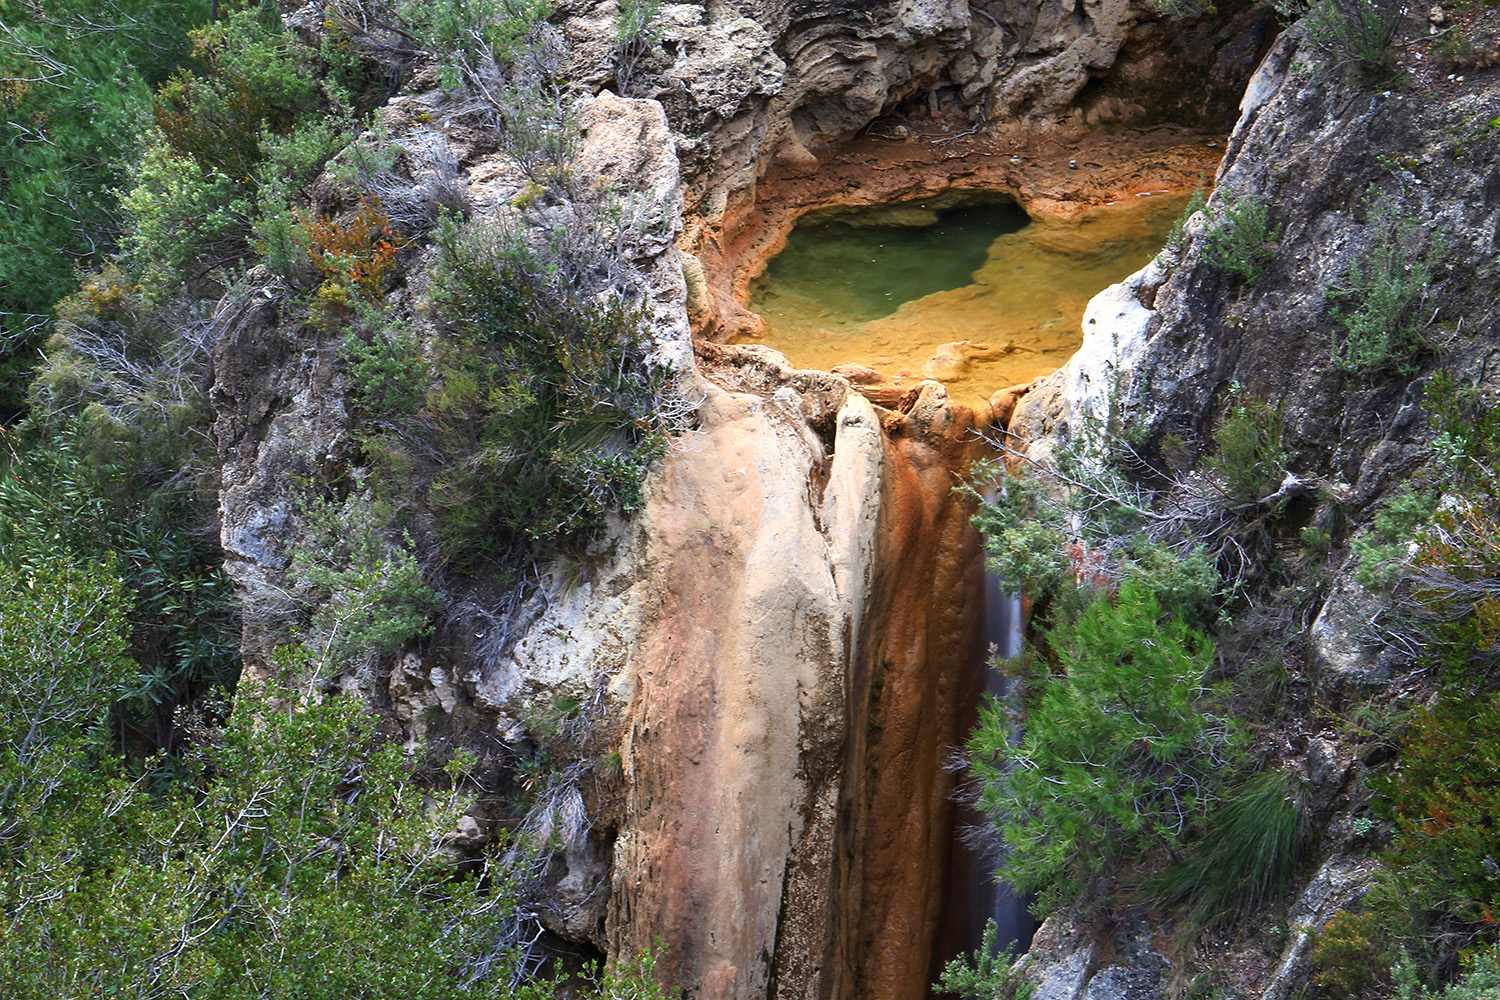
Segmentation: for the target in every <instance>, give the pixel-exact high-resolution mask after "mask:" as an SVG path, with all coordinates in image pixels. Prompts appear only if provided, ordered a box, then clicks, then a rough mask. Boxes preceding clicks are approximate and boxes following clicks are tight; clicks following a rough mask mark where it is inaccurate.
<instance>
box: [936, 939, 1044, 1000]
mask: <svg viewBox="0 0 1500 1000" xmlns="http://www.w3.org/2000/svg"><path fill="white" fill-rule="evenodd" d="M998 935H999V931H998V930H997V929H996V927H995V922H994V921H993V920H986V921H985V923H984V933H983V934H982V935H980V939H979V948H978V949H977V950H976V951H975V952H974V955H973V958H972V959H971V958H969V957H967V956H964V955H960V956H959V957H958V958H955V959H953V960H952V961H951V962H949V963H948V964H947V965H946V966H944V967H943V975H942V978H940V979H939V980H938V983H937V987H936V988H937V989H939V990H941V991H942V992H944V993H953V994H956V995H958V996H960V997H963V998H964V1000H1030V997H1031V994H1032V993H1033V992H1035V991H1036V984H1035V983H1032V982H1030V981H1029V980H1027V979H1026V976H1025V974H1024V972H1023V971H1022V969H1016V968H1013V966H1014V965H1015V960H1016V942H1014V941H1012V942H1010V944H1008V945H1006V946H1005V947H1004V948H1001V947H1000V946H999V943H998V942H997V941H996V938H997V937H998Z"/></svg>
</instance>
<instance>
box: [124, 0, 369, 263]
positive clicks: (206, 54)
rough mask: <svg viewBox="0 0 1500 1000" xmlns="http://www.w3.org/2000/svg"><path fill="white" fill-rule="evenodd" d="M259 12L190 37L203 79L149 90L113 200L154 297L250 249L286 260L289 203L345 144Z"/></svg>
mask: <svg viewBox="0 0 1500 1000" xmlns="http://www.w3.org/2000/svg"><path fill="white" fill-rule="evenodd" d="M267 9H268V8H261V9H259V10H247V11H242V12H239V13H237V14H232V15H230V16H229V17H226V18H224V19H222V20H220V21H216V22H214V23H213V24H211V25H209V26H207V27H205V28H203V29H201V30H199V31H197V32H194V33H193V43H194V50H193V51H194V54H195V55H196V56H197V58H198V60H199V62H200V63H201V64H202V67H203V72H202V74H201V75H195V74H189V73H187V72H186V71H182V72H179V73H178V74H177V75H176V76H174V77H172V78H171V79H170V80H168V81H167V82H166V83H165V84H163V86H162V87H161V88H160V90H159V91H158V92H157V95H156V99H155V102H154V105H153V125H152V127H151V129H150V130H149V133H148V135H147V136H146V145H145V150H144V152H143V154H142V157H141V160H140V162H139V163H138V165H137V166H136V167H135V169H134V171H133V174H132V177H131V185H130V190H129V192H128V193H127V194H126V195H125V197H124V199H123V200H122V202H121V204H122V207H123V208H124V209H125V211H126V212H127V214H128V215H129V218H130V232H129V235H128V238H127V240H126V247H127V249H128V250H129V252H130V255H131V257H132V259H133V260H134V261H135V262H136V264H137V265H138V266H139V267H140V269H141V271H142V272H143V275H144V279H145V281H146V282H147V283H148V284H149V285H151V286H153V287H158V286H159V287H170V286H171V285H173V284H175V283H176V282H177V281H179V280H181V279H183V278H186V277H189V276H191V275H193V274H195V273H199V272H201V271H203V270H205V269H213V268H215V267H221V266H224V265H227V264H231V263H233V262H235V261H237V260H238V259H240V258H241V257H242V256H244V255H245V254H246V253H248V252H249V251H250V249H251V248H252V245H253V244H254V242H255V241H257V240H258V241H259V242H260V243H261V244H262V248H263V249H264V250H265V251H266V252H267V253H268V254H269V256H270V257H271V258H272V263H273V264H277V263H280V262H283V261H285V260H287V259H289V256H290V253H289V248H288V246H287V245H286V233H287V228H288V225H289V221H288V213H289V212H290V206H291V203H292V201H293V200H295V199H296V198H298V197H300V196H301V194H302V192H303V191H304V190H305V188H306V186H307V185H308V184H309V183H310V182H311V181H312V180H313V178H315V177H316V176H317V174H318V172H319V171H320V170H321V169H322V167H323V164H324V163H326V162H327V161H328V159H329V158H330V157H331V156H333V155H334V154H335V153H337V152H338V151H339V150H340V149H341V148H343V146H345V145H347V143H348V142H349V140H350V138H351V136H350V134H349V133H348V128H349V123H348V122H347V121H345V120H342V119H340V118H339V116H338V115H337V114H336V111H337V108H336V107H335V106H333V103H332V102H331V100H330V96H329V94H328V93H327V92H326V91H325V89H324V87H323V86H322V84H321V83H320V82H319V80H318V77H317V74H316V72H315V70H316V59H315V54H314V53H313V52H311V51H310V50H309V49H307V47H306V46H304V45H302V44H301V43H300V42H298V41H297V40H296V37H295V36H294V35H293V34H292V33H291V32H288V31H286V30H285V29H284V28H283V27H282V26H281V23H280V19H279V17H277V16H275V14H274V9H272V13H271V15H270V16H269V17H268V16H267V15H266V13H265V11H266V10H267Z"/></svg>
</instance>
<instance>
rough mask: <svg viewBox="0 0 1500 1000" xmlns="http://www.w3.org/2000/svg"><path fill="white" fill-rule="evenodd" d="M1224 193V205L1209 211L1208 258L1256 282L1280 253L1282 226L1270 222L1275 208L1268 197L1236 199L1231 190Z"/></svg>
mask: <svg viewBox="0 0 1500 1000" xmlns="http://www.w3.org/2000/svg"><path fill="white" fill-rule="evenodd" d="M1220 196H1221V198H1220V201H1221V204H1220V207H1219V208H1218V209H1216V210H1211V211H1210V212H1209V219H1208V222H1209V228H1208V232H1207V235H1206V237H1205V242H1204V244H1203V256H1204V259H1205V260H1207V261H1208V262H1209V263H1210V264H1212V265H1213V266H1214V267H1216V268H1218V269H1219V270H1221V271H1224V272H1225V273H1227V274H1233V275H1237V276H1238V277H1240V278H1241V279H1243V280H1244V282H1245V284H1247V285H1254V284H1255V283H1256V282H1257V281H1259V280H1260V276H1261V272H1262V271H1263V270H1264V269H1265V265H1266V263H1267V262H1268V261H1269V260H1270V259H1271V258H1272V257H1274V256H1276V242H1277V241H1278V240H1280V239H1281V229H1282V227H1281V226H1272V225H1271V224H1270V216H1271V210H1270V206H1269V205H1268V204H1267V202H1266V201H1265V200H1264V199H1262V198H1259V197H1256V196H1254V195H1251V196H1248V197H1245V198H1243V199H1235V198H1234V197H1233V196H1232V195H1230V194H1228V193H1227V192H1220Z"/></svg>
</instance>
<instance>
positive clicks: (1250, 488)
mask: <svg viewBox="0 0 1500 1000" xmlns="http://www.w3.org/2000/svg"><path fill="white" fill-rule="evenodd" d="M1281 424H1282V420H1281V411H1280V410H1279V409H1274V410H1273V409H1272V408H1271V407H1270V406H1268V405H1267V404H1266V403H1265V402H1264V401H1263V400H1259V399H1252V398H1246V399H1242V400H1240V401H1239V402H1238V403H1236V404H1235V405H1232V406H1230V407H1229V409H1228V411H1226V412H1225V414H1224V418H1223V419H1222V420H1220V421H1219V425H1218V426H1217V427H1215V428H1214V433H1213V438H1214V444H1215V446H1216V451H1215V454H1214V455H1213V457H1212V458H1210V459H1209V461H1208V467H1209V468H1210V469H1212V470H1213V471H1214V473H1216V474H1217V475H1218V477H1219V478H1220V479H1221V480H1222V481H1223V483H1224V491H1225V493H1226V494H1227V496H1228V499H1229V501H1230V502H1231V503H1234V504H1245V503H1253V502H1255V501H1256V500H1259V499H1260V498H1262V497H1264V496H1266V495H1267V494H1270V493H1272V492H1274V491H1275V490H1276V488H1277V487H1278V486H1280V485H1281V481H1282V477H1283V476H1284V475H1285V474H1286V460H1287V454H1286V449H1285V448H1284V447H1282V444H1281Z"/></svg>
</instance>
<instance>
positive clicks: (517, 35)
mask: <svg viewBox="0 0 1500 1000" xmlns="http://www.w3.org/2000/svg"><path fill="white" fill-rule="evenodd" d="M396 13H397V16H398V17H399V18H400V20H401V22H402V24H403V25H404V27H405V29H406V31H407V32H408V34H409V35H410V37H411V38H412V39H413V40H414V41H415V42H416V44H417V45H418V47H420V48H421V49H423V50H424V51H427V52H430V53H433V54H434V55H436V56H438V57H439V58H440V59H441V60H443V73H444V78H443V85H444V86H445V87H447V88H448V89H450V90H452V89H454V88H456V87H457V86H458V84H459V82H460V80H461V79H462V77H461V76H460V71H462V70H469V71H470V72H472V70H473V69H474V68H477V67H478V66H479V65H480V64H481V63H482V62H483V60H484V58H485V56H493V57H494V59H495V61H496V62H497V63H501V64H504V63H506V62H508V61H510V60H511V59H513V58H515V56H516V55H517V53H518V52H519V51H520V49H521V48H522V47H523V46H524V44H525V41H526V38H527V36H528V35H530V34H531V32H532V31H533V29H535V27H536V26H537V25H538V24H540V23H541V22H543V21H545V20H546V19H547V18H548V17H549V16H550V15H551V13H552V4H551V3H550V2H549V0H396Z"/></svg>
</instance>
